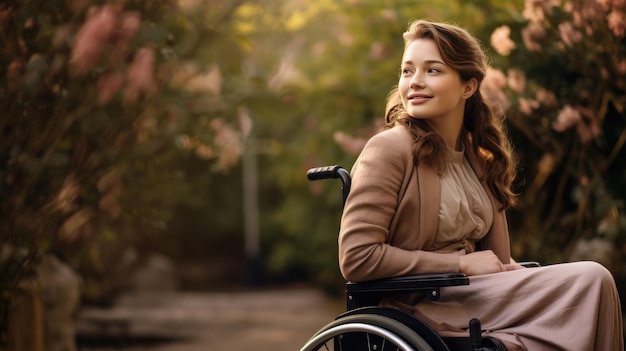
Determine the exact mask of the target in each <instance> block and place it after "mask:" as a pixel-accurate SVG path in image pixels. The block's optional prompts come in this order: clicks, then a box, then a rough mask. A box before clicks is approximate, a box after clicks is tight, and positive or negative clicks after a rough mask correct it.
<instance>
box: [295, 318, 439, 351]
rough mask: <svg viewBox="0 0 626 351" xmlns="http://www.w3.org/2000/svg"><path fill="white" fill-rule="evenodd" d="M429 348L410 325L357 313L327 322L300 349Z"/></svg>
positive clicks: (419, 350) (426, 350) (402, 350)
mask: <svg viewBox="0 0 626 351" xmlns="http://www.w3.org/2000/svg"><path fill="white" fill-rule="evenodd" d="M316 350H327V351H374V350H375V351H387V350H394V351H395V350H398V351H432V350H433V348H432V347H431V346H430V345H429V344H428V343H427V342H426V341H425V340H424V339H423V338H422V337H420V336H419V335H417V334H416V333H415V331H413V330H412V329H411V328H409V327H407V326H406V325H405V324H403V323H401V322H399V321H397V320H394V319H391V318H389V317H386V316H381V315H375V314H358V315H351V316H346V317H341V318H339V319H337V320H335V321H334V322H332V323H330V324H328V325H326V326H325V327H324V328H322V330H320V331H319V332H317V333H316V334H315V335H313V337H311V339H309V341H308V342H307V343H306V344H305V345H304V347H303V348H302V349H300V351H316Z"/></svg>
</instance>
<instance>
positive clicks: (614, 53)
mask: <svg viewBox="0 0 626 351" xmlns="http://www.w3.org/2000/svg"><path fill="white" fill-rule="evenodd" d="M557 3H559V4H558V5H559V6H554V5H556V4H557ZM613 3H615V4H617V2H611V1H608V0H607V1H602V2H596V1H595V0H594V1H582V0H581V1H572V2H565V1H563V2H558V1H556V2H555V1H527V2H526V3H525V2H523V1H522V0H516V1H508V2H502V1H496V0H479V1H447V0H446V1H443V0H434V1H430V2H422V1H409V0H397V1H390V2H380V1H375V0H340V1H333V0H316V1H307V0H297V1H284V0H270V1H260V0H258V1H254V0H250V1H244V0H241V1H236V0H229V1H223V0H203V1H201V0H179V1H175V0H161V1H149V0H111V1H105V0H102V1H88V0H75V1H69V2H68V1H59V0H49V1H46V2H40V1H34V0H21V1H9V2H5V3H3V4H1V5H0V19H1V20H0V28H1V32H0V33H1V34H0V35H2V41H1V42H2V44H0V45H1V46H0V47H1V48H2V49H1V50H0V77H2V83H3V84H2V85H1V86H0V104H1V106H0V107H1V110H2V111H3V112H2V116H1V118H0V132H1V133H2V134H1V135H0V200H1V205H0V206H2V210H1V211H0V223H1V228H2V229H1V231H0V243H1V248H2V252H0V279H2V280H1V281H0V283H1V284H2V285H1V286H2V288H1V289H0V290H1V291H2V294H3V295H2V299H3V300H2V301H3V302H4V303H6V302H8V299H9V295H8V292H9V291H11V289H12V288H13V287H15V284H16V282H17V281H18V280H19V279H20V278H21V277H22V276H23V275H24V274H28V272H29V268H30V267H31V266H32V264H33V263H34V262H36V260H37V258H38V257H39V256H40V254H41V253H44V252H53V253H56V254H58V255H59V256H61V257H62V258H64V259H65V260H66V261H67V262H68V263H70V264H71V265H72V266H73V267H74V268H76V269H77V270H79V272H80V273H81V275H82V276H83V278H84V279H85V298H86V299H87V300H94V301H97V300H106V299H107V298H110V296H111V295H112V294H114V293H115V291H116V289H119V286H118V285H116V282H115V280H114V279H111V278H110V277H112V276H113V277H114V276H115V275H116V274H119V272H117V271H116V267H117V266H118V265H119V262H120V261H121V260H123V257H124V253H125V252H126V250H127V249H128V248H137V249H139V250H143V251H147V250H158V251H162V252H165V253H167V254H169V255H171V256H173V257H174V258H176V259H179V260H203V262H207V264H209V265H211V264H215V265H216V266H215V267H212V266H211V267H206V270H220V269H221V270H224V269H225V268H224V265H228V266H230V267H229V268H232V266H238V267H240V269H241V270H243V269H244V265H243V264H242V262H244V261H245V259H246V257H245V253H244V250H243V246H244V243H243V241H244V239H243V237H244V235H243V232H244V223H243V222H244V220H243V213H242V212H243V211H242V208H243V207H244V203H243V201H244V200H243V190H242V182H243V181H242V178H243V173H244V167H242V165H241V163H240V156H241V155H242V154H243V153H244V152H250V153H252V154H254V155H255V157H256V158H257V161H258V184H259V189H258V191H259V194H258V195H259V203H258V210H259V218H260V223H259V226H260V227H259V232H260V234H261V252H262V258H263V262H264V266H265V267H264V268H265V272H266V277H267V279H268V281H269V282H272V283H278V282H293V281H309V282H314V283H316V284H318V285H320V286H323V287H325V288H327V289H328V290H330V291H334V292H339V291H341V286H342V284H343V280H342V279H341V277H340V275H339V270H338V266H337V257H336V255H337V253H336V240H337V231H338V224H339V217H340V213H341V194H340V191H339V187H340V184H337V183H335V182H333V181H325V182H308V181H307V180H306V177H305V173H306V170H307V169H308V168H310V167H315V166H320V165H326V164H341V165H343V166H344V167H346V168H348V169H349V168H350V166H351V165H352V163H353V162H354V160H355V158H356V156H357V155H358V152H359V151H360V149H361V147H362V146H363V143H364V142H365V140H367V138H369V137H370V136H371V135H373V134H374V133H375V132H376V130H377V129H378V127H379V126H380V123H381V122H382V115H383V109H384V100H385V96H386V95H387V93H388V91H389V90H390V89H391V88H392V87H393V86H394V85H395V84H396V83H397V78H398V66H399V60H400V58H401V55H402V50H403V42H402V37H401V33H402V32H403V31H404V30H405V29H406V26H407V24H408V23H409V21H410V20H411V19H415V18H429V19H433V20H439V21H446V22H453V23H456V24H459V25H461V26H462V27H465V28H467V29H468V30H470V31H471V32H473V33H475V34H476V35H477V36H478V37H479V38H480V39H481V40H482V41H483V43H484V44H485V48H486V49H488V50H489V51H490V53H491V56H492V61H493V66H494V69H493V70H491V71H490V74H489V77H488V78H489V79H488V80H487V81H486V85H488V86H487V88H491V92H492V96H493V98H494V99H495V101H496V102H497V103H499V104H500V106H501V107H502V108H503V110H505V112H506V115H507V117H508V122H509V125H510V134H511V136H512V138H513V140H514V144H515V145H516V148H517V152H518V154H519V157H520V161H521V162H520V166H521V169H520V178H519V180H520V181H519V184H518V190H519V192H520V194H521V198H520V205H519V207H518V209H516V210H514V211H511V213H510V221H511V223H510V227H511V234H512V239H513V249H514V255H515V256H516V257H517V258H520V259H532V260H539V261H541V262H546V263H551V262H558V261H566V260H570V259H575V258H580V257H581V256H580V255H579V256H576V255H575V254H576V252H577V251H578V252H579V251H580V250H579V249H580V248H581V247H582V248H583V249H585V248H586V246H585V245H586V243H591V242H593V240H596V241H597V240H600V241H601V242H602V243H609V244H610V245H609V247H610V250H609V251H610V252H609V253H608V254H606V255H612V256H611V257H609V258H610V259H608V260H607V262H608V263H605V264H607V265H609V266H610V268H611V269H612V270H613V272H614V273H616V274H621V273H625V272H619V270H618V268H617V267H621V266H622V265H623V254H624V237H625V235H624V234H625V230H626V228H625V227H626V225H625V222H626V220H625V218H624V200H625V199H624V194H626V191H625V190H626V189H624V187H625V186H626V166H625V165H624V164H623V162H618V161H619V160H623V159H624V157H626V155H624V153H625V151H624V148H623V143H624V141H625V139H626V131H625V125H626V123H625V122H626V121H625V118H624V109H623V108H624V99H625V98H624V96H625V95H624V77H625V76H626V75H625V74H624V73H625V72H624V70H625V68H624V67H625V64H624V62H623V61H621V60H622V59H621V57H624V50H625V46H624V44H625V42H624V33H623V28H624V20H623V13H624V9H623V6H624V5H623V4H622V5H619V6H622V8H617V7H614V6H618V5H613ZM585 9H586V10H585ZM590 9H593V11H591V10H590ZM583 10H585V11H583ZM615 13H617V14H615ZM619 14H621V16H622V17H619ZM568 23H569V24H568ZM620 28H621V32H620ZM531 30H534V32H533V31H531ZM542 33H543V34H542ZM576 33H578V34H576ZM531 34H532V35H531ZM529 35H530V37H529ZM529 38H530V39H529ZM520 82H523V84H522V83H520ZM581 243H583V244H585V245H582V246H581ZM589 246H591V244H589ZM577 247H578V249H577ZM224 262H226V263H224ZM229 272H230V271H229ZM241 275H242V276H243V273H242V274H241ZM242 280H243V279H242V277H241V276H229V277H223V280H221V281H216V282H211V284H212V285H211V287H212V288H214V289H220V288H223V287H224V286H225V285H228V284H233V283H235V284H238V283H240V282H241V281H242ZM3 311H5V317H6V313H8V312H6V311H8V310H7V309H3Z"/></svg>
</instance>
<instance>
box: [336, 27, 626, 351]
mask: <svg viewBox="0 0 626 351" xmlns="http://www.w3.org/2000/svg"><path fill="white" fill-rule="evenodd" d="M404 40H405V50H404V55H403V57H402V63H401V73H400V79H399V82H398V86H397V88H395V89H394V90H393V91H392V92H391V93H390V94H389V96H388V100H387V108H386V114H385V122H386V125H385V130H384V131H382V132H380V133H378V134H377V135H375V136H374V137H373V138H371V139H370V140H369V141H368V143H367V145H366V146H365V148H364V149H363V151H362V152H361V154H360V156H359V158H358V159H357V161H356V162H355V164H354V166H353V168H352V171H351V173H352V188H351V192H350V195H349V197H348V199H347V201H346V206H345V208H344V213H343V216H342V222H341V232H340V235H339V261H340V267H341V271H342V273H343V275H344V277H345V278H346V279H347V280H350V281H364V280H371V279H377V278H384V277H393V276H401V275H408V274H418V273H426V272H463V273H465V274H466V275H468V276H469V277H470V285H469V286H462V287H451V288H445V290H444V291H442V298H441V299H440V300H439V301H437V302H432V301H430V300H428V299H421V297H420V296H419V295H418V294H414V295H411V296H398V297H395V298H389V299H387V300H385V301H383V304H384V305H385V306H392V307H396V308H400V309H403V310H406V311H409V312H411V313H413V314H415V315H417V316H418V317H420V318H422V319H423V320H425V321H426V322H427V323H428V324H430V325H431V327H433V328H434V329H435V330H437V331H438V332H439V333H441V334H443V335H465V334H467V332H466V330H467V328H468V322H469V320H470V319H471V318H473V317H477V318H479V319H480V320H481V322H482V325H483V328H484V329H485V333H486V335H490V336H494V337H496V338H498V339H500V340H502V341H503V342H504V343H505V345H506V346H507V348H508V349H509V350H533V351H534V350H623V337H622V319H621V309H620V305H619V298H618V295H617V291H616V288H615V283H614V281H613V277H612V275H611V274H610V273H609V272H608V271H607V270H606V269H605V268H604V267H602V266H601V265H599V264H597V263H593V262H577V263H568V264H561V265H553V266H546V267H541V268H533V269H524V268H522V267H521V266H519V265H517V264H515V263H514V262H513V261H512V260H511V257H510V248H509V232H508V228H507V222H506V215H505V210H506V209H508V208H510V207H511V206H513V205H514V204H515V195H514V194H513V193H512V192H511V189H510V188H511V183H512V181H513V179H514V177H515V164H514V161H513V159H512V152H511V149H510V146H509V144H508V141H507V138H506V135H505V133H504V131H503V127H502V118H501V116H499V115H498V114H496V113H495V112H494V111H493V110H492V109H491V107H490V106H489V105H488V104H487V102H486V101H485V99H484V98H483V97H482V96H481V93H480V84H481V82H482V80H483V78H484V76H485V70H486V65H487V60H486V56H485V54H484V53H483V51H482V49H481V46H480V44H479V42H478V41H477V40H476V39H475V38H474V37H473V36H471V35H470V34H469V33H468V32H466V31H465V30H463V29H461V28H459V27H456V26H452V25H447V24H442V23H432V22H427V21H416V22H414V23H412V25H411V26H410V28H409V30H408V31H407V32H406V33H404Z"/></svg>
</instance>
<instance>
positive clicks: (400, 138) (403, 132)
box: [368, 124, 413, 148]
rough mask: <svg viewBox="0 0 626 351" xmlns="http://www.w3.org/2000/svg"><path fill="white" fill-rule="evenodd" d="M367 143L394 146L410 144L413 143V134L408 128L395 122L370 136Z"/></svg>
mask: <svg viewBox="0 0 626 351" xmlns="http://www.w3.org/2000/svg"><path fill="white" fill-rule="evenodd" d="M368 143H377V144H388V143H391V144H393V145H394V146H395V147H396V148H398V147H402V146H411V147H412V145H413V135H411V132H409V130H408V129H407V128H406V127H404V126H402V125H400V124H396V125H395V126H393V127H391V128H389V129H385V130H383V131H381V132H378V133H377V134H375V135H374V136H372V137H371V138H370V140H369V142H368Z"/></svg>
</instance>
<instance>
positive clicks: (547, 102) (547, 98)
mask: <svg viewBox="0 0 626 351" xmlns="http://www.w3.org/2000/svg"><path fill="white" fill-rule="evenodd" d="M535 98H536V99H537V101H538V102H539V103H540V104H541V105H543V106H545V107H553V106H556V104H557V102H558V101H557V99H556V95H554V93H553V92H551V91H550V90H548V89H545V88H537V92H535Z"/></svg>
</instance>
